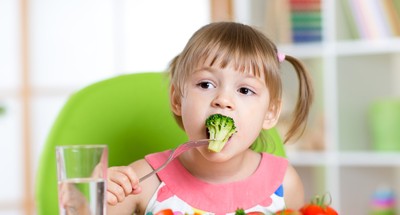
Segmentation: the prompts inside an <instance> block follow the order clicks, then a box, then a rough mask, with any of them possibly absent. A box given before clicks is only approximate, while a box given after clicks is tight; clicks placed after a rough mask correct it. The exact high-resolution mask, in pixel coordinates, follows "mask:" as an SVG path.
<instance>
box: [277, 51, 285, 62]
mask: <svg viewBox="0 0 400 215" xmlns="http://www.w3.org/2000/svg"><path fill="white" fill-rule="evenodd" d="M277 55H278V61H279V62H280V63H282V62H283V61H284V60H285V57H286V55H285V54H282V53H279V52H278V54H277Z"/></svg>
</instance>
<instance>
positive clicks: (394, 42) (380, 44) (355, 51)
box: [336, 38, 400, 56]
mask: <svg viewBox="0 0 400 215" xmlns="http://www.w3.org/2000/svg"><path fill="white" fill-rule="evenodd" d="M385 53H387V54H392V53H400V38H390V39H381V40H355V41H340V42H337V43H336V54H337V55H338V56H351V55H357V56H358V55H368V54H385Z"/></svg>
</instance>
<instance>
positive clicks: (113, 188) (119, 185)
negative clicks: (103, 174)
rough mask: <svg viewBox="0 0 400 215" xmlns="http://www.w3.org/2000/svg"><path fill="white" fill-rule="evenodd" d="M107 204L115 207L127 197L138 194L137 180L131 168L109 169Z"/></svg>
mask: <svg viewBox="0 0 400 215" xmlns="http://www.w3.org/2000/svg"><path fill="white" fill-rule="evenodd" d="M107 174H108V184H107V203H108V204H110V205H116V204H117V203H120V202H122V201H124V200H125V198H126V197H127V196H128V195H133V194H139V193H140V192H141V187H140V186H139V178H138V177H137V175H136V173H135V171H134V170H133V168H132V167H131V166H117V167H110V168H108V171H107Z"/></svg>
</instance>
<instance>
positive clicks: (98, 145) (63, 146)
mask: <svg viewBox="0 0 400 215" xmlns="http://www.w3.org/2000/svg"><path fill="white" fill-rule="evenodd" d="M107 147H108V146H107V145H106V144H76V145H57V146H56V149H73V148H79V149H89V148H107Z"/></svg>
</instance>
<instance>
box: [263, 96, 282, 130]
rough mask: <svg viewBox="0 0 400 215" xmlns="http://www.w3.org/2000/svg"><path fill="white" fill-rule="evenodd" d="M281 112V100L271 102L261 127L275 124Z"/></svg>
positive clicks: (264, 127)
mask: <svg viewBox="0 0 400 215" xmlns="http://www.w3.org/2000/svg"><path fill="white" fill-rule="evenodd" d="M280 114H281V102H277V104H271V105H270V107H269V109H268V111H267V113H266V114H265V118H264V122H263V129H270V128H272V127H274V126H275V125H276V123H277V122H278V119H279V116H280Z"/></svg>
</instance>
